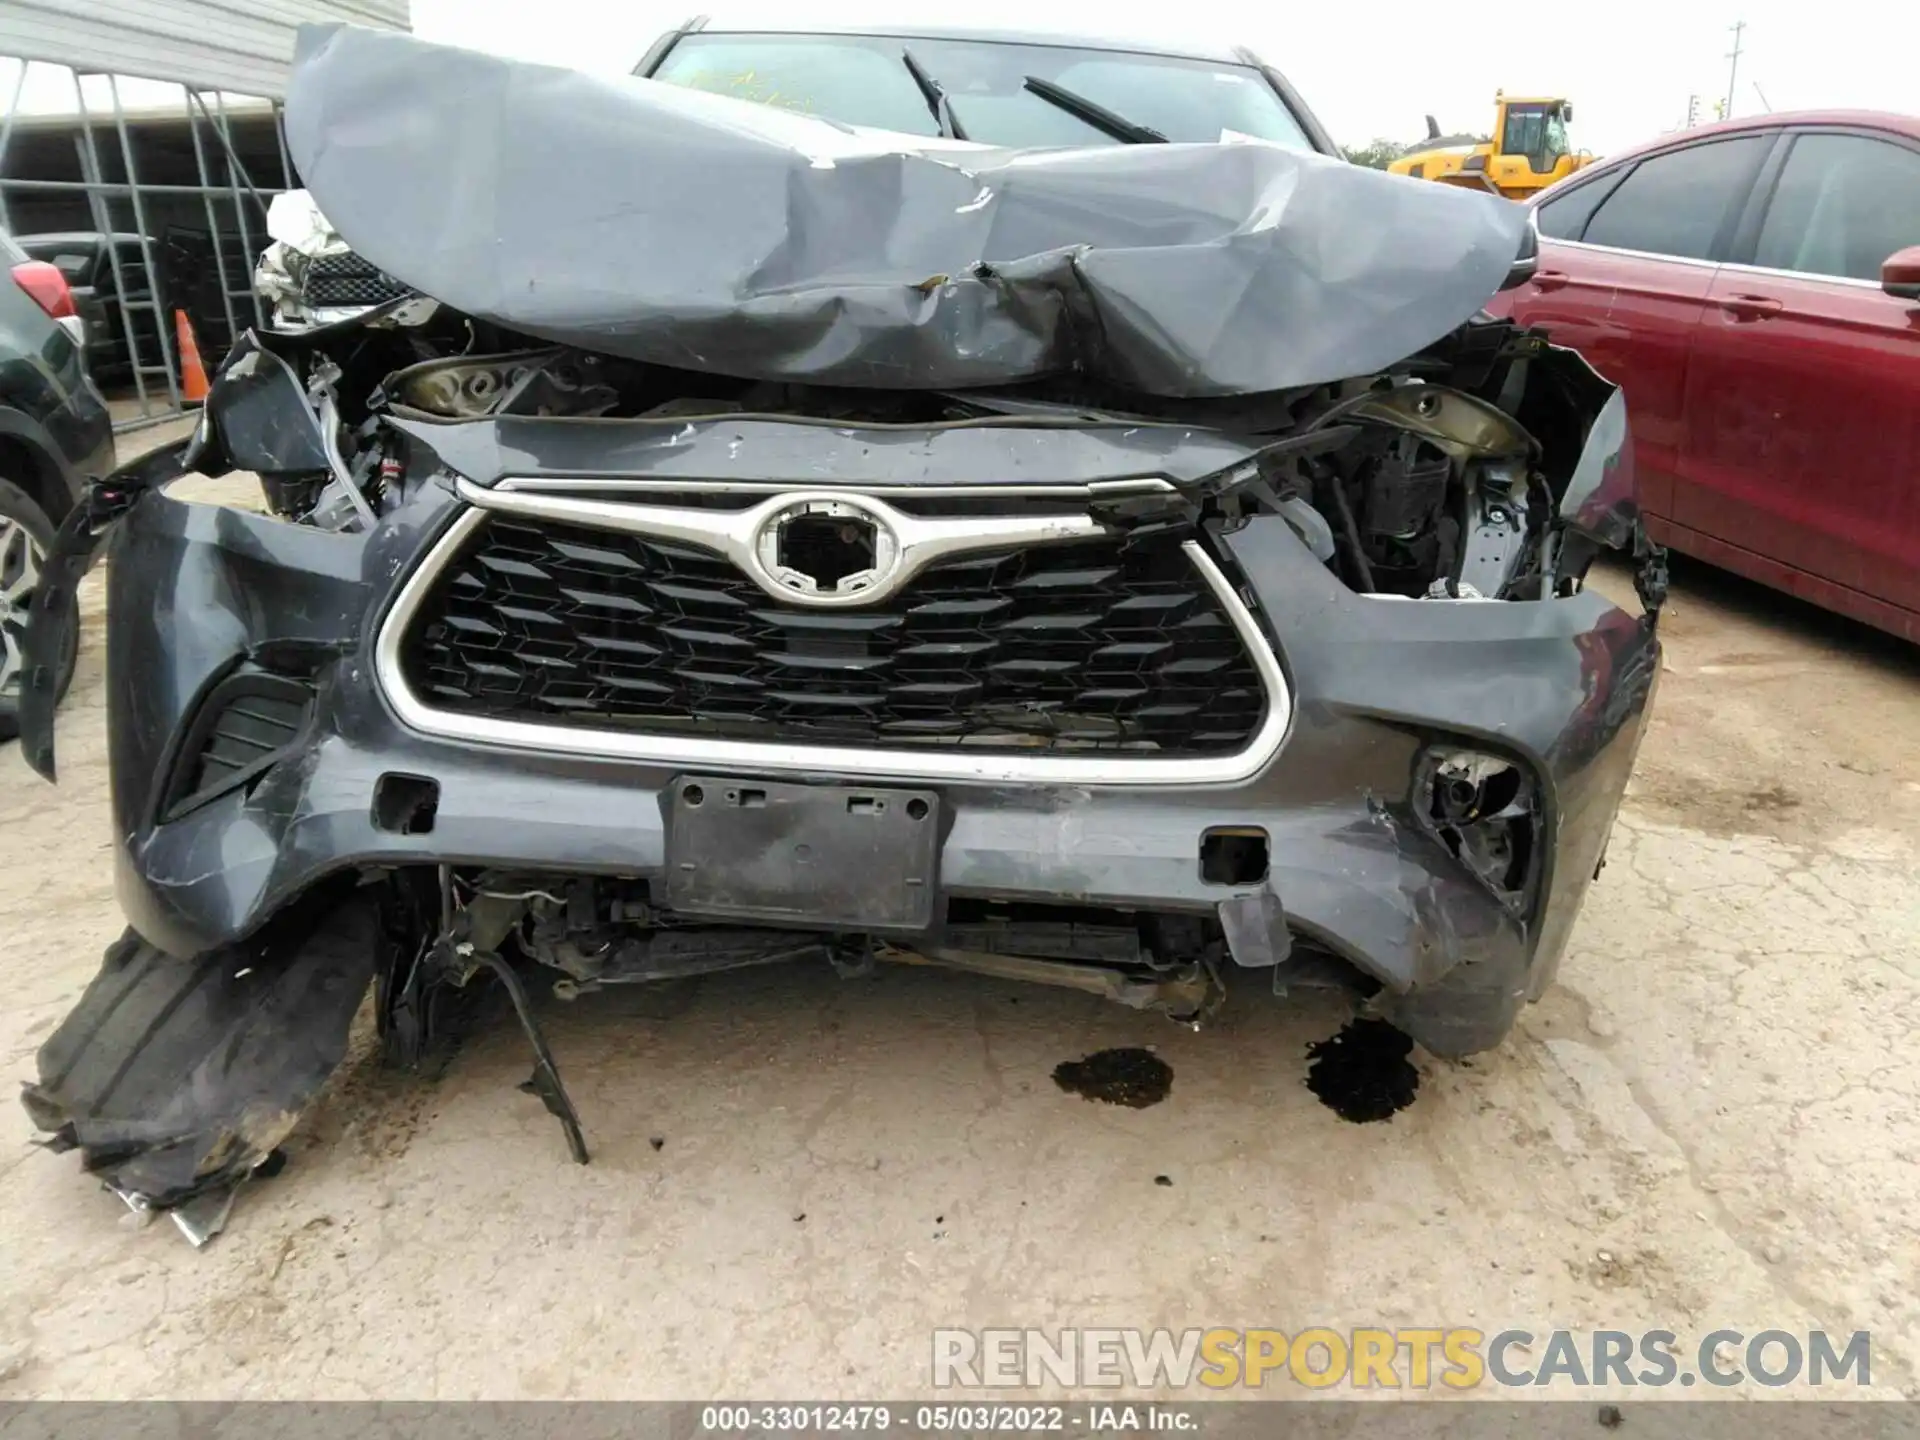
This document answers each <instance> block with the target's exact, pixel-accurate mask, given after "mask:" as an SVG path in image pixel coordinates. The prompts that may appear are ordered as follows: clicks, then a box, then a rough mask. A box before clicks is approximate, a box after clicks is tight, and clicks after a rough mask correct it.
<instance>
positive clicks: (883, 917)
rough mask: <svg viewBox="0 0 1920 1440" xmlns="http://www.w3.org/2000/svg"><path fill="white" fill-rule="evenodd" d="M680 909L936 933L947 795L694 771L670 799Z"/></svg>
mask: <svg viewBox="0 0 1920 1440" xmlns="http://www.w3.org/2000/svg"><path fill="white" fill-rule="evenodd" d="M661 805H662V808H663V809H664V810H665V812H666V814H665V820H666V858H667V874H666V881H665V885H664V887H663V888H664V889H665V892H666V893H665V896H664V898H665V901H666V904H667V905H668V907H669V908H670V909H672V910H674V911H675V912H677V913H679V914H682V915H698V916H711V917H713V918H715V919H728V920H758V921H761V922H764V923H770V924H778V925H796V926H801V927H805V928H810V929H812V928H817V929H835V930H859V931H894V932H912V931H921V930H926V929H928V928H930V927H931V926H932V924H933V919H934V903H935V897H936V892H937V890H938V888H939V887H938V883H937V882H938V874H939V861H940V819H941V815H940V796H939V794H938V793H937V792H935V791H932V790H901V789H890V788H881V787H875V786H864V785H794V784H782V783H778V782H775V781H768V780H735V779H728V778H726V777H723V776H709V775H682V776H679V777H677V778H676V779H675V780H674V781H673V783H672V784H671V785H669V786H668V787H667V789H666V790H665V791H663V792H662V795H661Z"/></svg>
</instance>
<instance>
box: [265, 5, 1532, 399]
mask: <svg viewBox="0 0 1920 1440" xmlns="http://www.w3.org/2000/svg"><path fill="white" fill-rule="evenodd" d="M479 113H484V114H485V115H486V116H487V123H486V124H484V125H478V124H475V123H474V118H473V117H474V116H475V115H476V114H479ZM286 128H287V144H288V148H289V150H290V151H291V153H292V157H293V160H294V163H295V164H296V165H297V166H298V167H299V169H300V173H301V175H302V176H303V177H304V178H305V179H306V181H307V184H308V187H309V189H310V191H311V193H312V195H313V197H314V199H315V200H316V201H317V202H318V204H319V206H320V208H321V210H322V211H323V212H324V213H325V214H326V215H327V217H328V219H329V220H331V221H332V222H333V224H334V225H335V226H336V227H337V228H338V229H339V231H340V233H341V235H342V236H343V237H345V239H346V241H347V242H348V243H349V244H350V245H351V246H352V247H353V249H354V250H355V251H356V252H357V253H359V254H360V255H362V256H364V257H365V258H366V259H367V260H369V261H371V262H372V263H373V264H374V265H375V266H377V267H379V268H380V269H381V270H383V271H386V272H387V273H389V274H391V275H394V276H397V277H399V278H400V279H402V280H405V281H406V282H407V283H409V284H411V285H413V286H415V287H416V288H418V289H419V290H420V291H421V293H423V294H425V295H430V296H432V297H433V298H435V299H436V300H439V301H441V302H442V303H444V304H446V305H450V306H452V307H454V308H455V309H457V310H460V311H463V312H465V313H466V314H469V315H473V316H476V317H478V318H481V319H486V320H491V321H495V322H498V323H500V324H503V325H506V326H509V327H511V328H513V329H516V330H520V331H523V332H525V333H527V334H531V335H536V336H540V337H543V338H545V339H550V340H555V341H559V342H561V343H564V344H570V345H577V346H579V347H581V348H583V349H588V350H594V351H599V352H602V353H605V354H610V355H619V356H625V357H629V358H632V359H637V360H645V361H652V362H655V363H658V364H662V365H671V366H674V367H677V368H680V369H691V370H703V371H709V372H714V373H718V374H723V375H735V376H742V377H747V378H754V379H764V380H780V381H806V382H815V383H824V384H834V385H852V386H872V387H885V388H890V389H896V390H898V389H915V390H945V389H953V388H958V387H972V386H981V385H989V384H1004V383H1007V382H1010V381H1019V380H1030V379H1034V378H1037V377H1041V376H1046V375H1060V374H1075V373H1078V374H1086V375H1089V376H1092V377H1094V378H1096V379H1099V380H1101V381H1104V382H1107V383H1110V384H1113V385H1117V386H1120V387H1122V388H1125V389H1130V390H1134V391H1139V392H1143V393H1145V394H1149V395H1163V396H1205V395H1226V394H1242V393H1251V392H1258V391H1266V390H1276V389H1283V388H1287V387H1292V386H1297V385H1313V384H1321V383H1324V382H1327V381H1331V380H1336V379H1342V378H1345V377H1348V376H1352V375H1364V374H1367V373H1370V372H1372V371H1376V370H1380V369H1383V368H1385V367H1386V366H1389V365H1391V364H1393V363H1395V362H1397V361H1400V360H1402V359H1403V358H1405V357H1406V356H1408V355H1410V354H1412V353H1414V352H1415V351H1418V350H1420V349H1422V348H1424V347H1425V346H1427V345H1429V344H1431V343H1432V342H1433V341H1435V340H1437V339H1438V338H1439V337H1441V336H1443V335H1445V334H1447V333H1448V332H1449V331H1451V330H1453V329H1454V328H1455V327H1457V326H1458V325H1460V324H1462V323H1463V322H1464V321H1466V320H1467V319H1468V317H1470V316H1471V315H1472V314H1474V312H1475V311H1477V310H1478V309H1479V308H1480V307H1481V306H1482V305H1483V304H1484V303H1485V302H1486V300H1487V299H1488V297H1489V296H1491V295H1492V294H1493V293H1494V292H1495V290H1496V289H1497V288H1498V287H1499V285H1500V284H1501V282H1502V281H1503V280H1504V279H1505V278H1506V277H1507V274H1508V272H1509V270H1510V269H1511V268H1512V266H1513V264H1514V260H1515V257H1516V256H1517V255H1518V254H1519V252H1520V250H1521V247H1522V241H1523V239H1525V238H1526V231H1527V212H1526V210H1525V209H1524V208H1523V207H1522V206H1519V205H1516V204H1513V203H1512V202H1510V201H1507V200H1502V199H1498V198H1496V197H1492V196H1486V195H1477V194H1472V193H1469V192H1467V191H1464V190H1460V189H1457V188H1454V187H1451V186H1445V185H1426V184H1420V183H1416V182H1410V181H1408V180H1406V179H1403V178H1402V177H1399V176H1395V175H1387V174H1384V173H1381V172H1378V171H1374V170H1368V169H1365V168H1363V167H1361V166H1357V165H1349V164H1347V163H1346V162H1344V161H1342V160H1339V159H1337V158H1334V157H1330V156H1325V155H1317V154H1307V153H1301V152H1297V151H1291V150H1284V149H1281V148H1279V147H1278V146H1273V145H1265V144H1249V145H1130V146H1117V147H1102V148H1095V149H1076V150H1033V151H1017V150H994V149H956V148H954V147H953V146H951V144H949V145H946V146H933V145H924V146H923V145H922V144H921V143H920V142H919V141H918V140H916V139H915V138H914V137H910V136H904V135H903V136H892V135H887V134H884V133H879V132H854V131H850V130H848V129H847V128H845V127H842V126H838V125H834V124H832V123H829V122H827V121H823V120H817V119H813V118H811V117H808V116H804V115H799V114H795V113H792V112H789V111H785V110H782V109H779V108H776V107H774V106H767V105H757V104H752V103H749V102H747V101H742V100H736V99H732V98H730V97H727V96H722V95H712V94H706V93H702V92H698V91H693V90H686V89H681V88H678V87H676V86H672V85H667V84H663V83H660V82H657V81H651V80H639V79H631V78H622V79H608V78H603V77H600V76H587V75H581V74H577V73H575V72H573V71H569V70H562V69H556V68H553V67H550V66H544V65H530V64H524V63H521V62H518V61H514V60H507V59H503V58H500V57H498V56H491V55H482V54H478V53H475V52H472V51H466V50H457V49H453V48H450V47H447V46H441V45H430V44H427V43H425V42H423V41H419V40H415V39H413V38H411V37H410V36H405V35H397V34H392V33H389V32H385V31H373V30H363V29H356V28H353V27H350V26H307V27H303V28H302V30H301V32H300V39H299V44H298V47H297V49H296V51H295V57H294V72H293V80H292V85H291V88H290V90H289V91H288V96H287V127H286ZM716 177H724V179H723V180H721V179H716ZM451 217H458V218H457V219H454V218H451ZM636 256H639V257H644V258H643V259H642V260H640V261H638V262H636V260H635V257H636Z"/></svg>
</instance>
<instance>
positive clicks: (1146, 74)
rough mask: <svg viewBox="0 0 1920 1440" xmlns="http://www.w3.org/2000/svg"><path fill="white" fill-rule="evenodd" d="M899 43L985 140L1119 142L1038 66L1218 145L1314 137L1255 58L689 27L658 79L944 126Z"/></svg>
mask: <svg viewBox="0 0 1920 1440" xmlns="http://www.w3.org/2000/svg"><path fill="white" fill-rule="evenodd" d="M905 51H911V52H912V54H913V58H914V60H915V61H917V62H918V63H919V65H920V66H921V67H923V69H924V71H925V73H926V74H927V75H928V76H929V77H930V78H931V79H932V80H933V81H934V82H935V83H937V84H938V85H939V87H940V88H941V90H943V91H944V92H945V93H946V96H947V100H948V103H949V105H950V107H951V113H952V117H953V119H954V121H955V122H957V124H958V126H959V128H960V130H961V132H962V133H963V134H965V136H966V137H967V138H968V139H969V140H976V141H979V142H981V143H982V144H986V145H1006V146H1014V147H1019V148H1045V147H1049V146H1062V145H1110V144H1113V143H1114V138H1115V137H1114V136H1113V135H1111V134H1109V133H1108V132H1107V131H1106V130H1103V129H1101V128H1100V127H1099V126H1097V125H1094V124H1090V123H1089V122H1088V121H1086V120H1083V119H1081V118H1080V117H1078V116H1076V115H1074V114H1072V113H1070V112H1069V111H1068V110H1066V109H1063V108H1062V107H1061V106H1060V105H1058V104H1055V103H1051V102H1049V101H1048V100H1047V99H1045V98H1043V97H1042V96H1041V95H1038V94H1035V93H1034V92H1033V91H1031V90H1029V89H1028V88H1027V84H1026V82H1027V77H1029V76H1034V77H1037V78H1038V79H1040V80H1042V81H1052V82H1053V84H1054V85H1056V86H1059V87H1061V88H1062V89H1065V90H1069V91H1071V92H1073V94H1074V95H1076V96H1079V97H1082V98H1084V99H1086V100H1090V101H1092V102H1093V103H1094V104H1095V105H1098V106H1101V107H1103V108H1105V109H1106V110H1108V111H1111V112H1112V113H1113V114H1114V115H1116V116H1119V117H1120V118H1122V119H1124V120H1126V121H1129V122H1132V123H1133V124H1135V125H1139V126H1145V127H1147V128H1149V129H1152V130H1157V131H1158V132H1160V134H1162V135H1164V136H1166V138H1167V139H1169V140H1174V141H1197V142H1209V143H1211V142H1217V141H1219V140H1222V139H1230V138H1232V136H1233V135H1234V134H1236V133H1237V134H1239V135H1246V136H1252V137H1253V138H1255V139H1259V140H1270V141H1273V142H1275V143H1276V144H1280V145H1284V146H1286V147H1288V148H1289V149H1295V150H1311V149H1312V148H1313V145H1312V143H1311V142H1310V141H1309V140H1308V139H1307V137H1306V134H1305V132H1303V131H1302V130H1301V128H1300V125H1299V123H1298V122H1297V121H1296V120H1295V119H1294V118H1293V114H1292V112H1290V111H1289V110H1288V109H1287V107H1286V105H1285V104H1284V103H1283V102H1282V101H1281V99H1280V97H1279V95H1277V94H1276V93H1275V92H1274V89H1273V87H1272V86H1271V85H1270V84H1268V83H1267V80H1266V77H1265V76H1263V75H1262V74H1261V73H1260V72H1259V71H1258V70H1255V69H1254V68H1252V67H1251V66H1247V65H1218V64H1212V63H1209V62H1207V61H1200V60H1184V59H1177V58H1173V57H1169V56H1164V55H1136V54H1132V53H1130V52H1127V51H1120V50H1080V49H1073V48H1070V47H1065V46H1056V45H1027V44H1014V43H1006V42H994V41H980V40H951V39H948V40H936V39H922V38H919V37H914V38H909V39H903V38H901V37H899V36H884V35H701V34H695V35H689V36H687V37H685V38H684V39H682V40H681V41H680V42H679V43H678V44H676V45H675V46H674V47H673V49H672V50H671V51H669V52H668V54H667V58H666V59H665V60H664V61H663V62H662V63H661V65H660V67H659V68H658V69H657V70H655V71H654V74H653V78H654V79H656V80H665V81H667V82H668V83H670V84H674V85H686V86H690V87H691V88H693V89H696V90H711V91H714V92H716V93H718V94H722V95H732V96H735V97H737V98H739V99H743V100H758V101H760V102H761V103H763V104H768V105H781V106H785V107H786V108H787V109H790V110H798V111H800V112H801V113H803V114H807V115H818V116H821V117H822V118H824V119H829V120H838V121H840V122H841V123H843V124H847V125H863V126H871V127H873V128H875V129H881V130H900V131H905V132H906V133H907V134H910V135H937V134H939V133H940V125H939V122H938V121H937V120H936V119H935V118H934V116H933V113H932V111H931V109H930V108H929V106H928V103H927V97H926V95H925V94H923V93H922V91H921V89H920V86H919V85H918V84H917V83H916V82H915V80H914V77H913V73H912V70H911V69H910V68H909V66H908V65H907V63H906V61H905V60H904V59H903V58H902V54H903V52H905Z"/></svg>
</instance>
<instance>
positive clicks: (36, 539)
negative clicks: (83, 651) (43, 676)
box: [0, 478, 80, 741]
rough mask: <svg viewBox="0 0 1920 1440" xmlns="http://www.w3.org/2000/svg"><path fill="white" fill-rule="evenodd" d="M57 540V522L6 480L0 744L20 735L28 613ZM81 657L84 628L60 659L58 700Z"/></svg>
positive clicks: (1, 542) (0, 498)
mask: <svg viewBox="0 0 1920 1440" xmlns="http://www.w3.org/2000/svg"><path fill="white" fill-rule="evenodd" d="M53 535H54V526H53V521H51V520H49V519H48V518H47V512H46V511H44V510H42V509H41V508H40V505H39V502H38V501H36V500H35V499H34V498H33V497H32V496H31V495H29V494H28V493H27V492H26V491H25V490H22V489H21V488H20V487H19V486H18V485H16V484H15V483H14V482H13V481H11V480H7V479H5V478H0V741H4V740H11V739H13V738H14V737H15V736H16V735H18V734H19V733H20V685H21V682H22V678H23V674H24V670H25V665H24V661H23V658H22V647H23V646H24V644H25V641H26V627H27V607H28V606H29V605H31V604H32V601H33V588H34V585H33V577H34V576H37V574H38V573H39V572H41V571H43V570H44V569H45V567H46V562H47V555H48V553H49V552H50V551H51V550H52V549H53ZM23 581H24V582H25V583H24V584H23ZM79 651H80V637H79V627H78V626H75V627H74V631H73V633H72V634H69V635H68V637H67V653H66V654H65V655H63V656H62V657H61V659H60V681H59V688H58V690H57V692H56V694H57V695H65V694H66V693H67V686H69V685H70V684H72V683H73V665H74V659H75V657H76V656H77V655H78V654H79Z"/></svg>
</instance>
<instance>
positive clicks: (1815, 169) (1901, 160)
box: [1753, 135, 1920, 280]
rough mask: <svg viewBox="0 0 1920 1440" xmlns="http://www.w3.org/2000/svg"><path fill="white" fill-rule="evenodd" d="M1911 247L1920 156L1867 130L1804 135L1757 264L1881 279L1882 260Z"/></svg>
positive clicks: (1764, 226) (1917, 216)
mask: <svg viewBox="0 0 1920 1440" xmlns="http://www.w3.org/2000/svg"><path fill="white" fill-rule="evenodd" d="M1909 245H1920V153H1915V152H1914V151H1912V150H1909V149H1907V148H1906V147H1905V146H1902V145H1895V144H1893V143H1892V142H1891V141H1887V140H1871V139H1868V138H1867V137H1865V136H1863V135H1802V136H1800V137H1799V138H1798V139H1796V140H1795V141H1794V142H1793V149H1792V151H1791V152H1790V153H1789V154H1788V155H1787V163H1786V164H1785V165H1784V166H1782V167H1781V170H1780V183H1779V184H1778V186H1776V187H1775V189H1774V192H1773V199H1772V200H1771V201H1770V202H1769V203H1768V205H1767V218H1766V219H1765V220H1764V221H1763V222H1761V226H1760V240H1759V243H1758V245H1757V246H1756V247H1755V249H1754V254H1753V263H1754V264H1756V265H1765V266H1767V267H1769V268H1770V269H1774V270H1804V271H1806V272H1808V273H1809V274H1814V275H1845V276H1849V277H1851V278H1853V279H1855V280H1878V279H1879V278H1880V266H1881V263H1882V262H1883V261H1885V260H1886V258H1887V257H1888V256H1889V255H1891V254H1893V252H1894V251H1896V250H1902V249H1905V248H1906V247H1907V246H1909Z"/></svg>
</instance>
